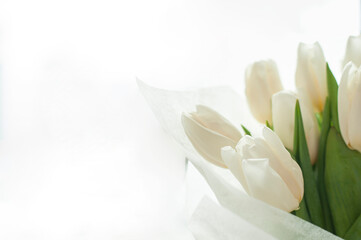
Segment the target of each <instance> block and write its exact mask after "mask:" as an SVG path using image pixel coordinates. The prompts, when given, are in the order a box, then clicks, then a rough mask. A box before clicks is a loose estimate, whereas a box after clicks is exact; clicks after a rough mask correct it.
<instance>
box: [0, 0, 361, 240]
mask: <svg viewBox="0 0 361 240" xmlns="http://www.w3.org/2000/svg"><path fill="white" fill-rule="evenodd" d="M359 8H360V7H359V3H358V1H356V0H351V1H340V0H333V1H326V0H313V1H311V0H307V1H286V0H275V1H266V0H256V1H239V0H238V1H236V0H226V1H224V0H222V1H221V0H211V1H204V0H183V1H180V0H178V1H165V0H163V1H162V0H156V1H146V0H135V1H110V0H103V1H85V0H63V1H45V0H44V1H40V0H34V1H25V0H23V1H19V0H1V1H0V44H1V46H0V49H1V51H0V55H1V56H0V57H1V64H2V66H1V140H0V238H1V239H151V238H154V239H193V237H192V236H191V234H190V232H189V231H188V230H187V228H186V224H187V219H188V218H189V216H190V214H191V212H192V210H193V209H194V207H195V206H196V204H197V202H198V201H199V200H200V198H201V196H202V195H203V193H208V194H210V192H209V189H208V188H207V186H206V184H205V182H204V181H203V180H202V179H201V177H200V176H199V175H198V174H197V173H196V171H195V170H194V169H193V168H190V169H189V172H188V175H187V177H185V174H184V161H183V155H182V152H181V150H180V149H179V148H178V147H177V146H176V145H175V144H174V143H173V142H172V140H171V139H170V138H169V137H168V136H166V135H165V134H164V133H163V131H162V130H161V127H160V126H159V124H158V123H157V121H156V119H155V118H154V116H153V115H152V112H151V111H150V109H149V108H148V106H147V104H146V102H145V101H144V99H143V98H142V96H141V95H140V93H139V92H138V89H137V86H136V82H135V76H138V77H139V78H140V79H142V80H143V81H145V82H147V83H149V84H151V85H155V86H158V87H163V88H169V89H186V88H195V87H205V86H214V85H219V84H227V85H231V86H233V87H235V89H236V90H237V91H240V92H242V91H243V74H244V69H245V67H246V66H247V64H249V63H250V62H251V61H254V60H257V59H262V58H273V59H275V60H276V61H277V63H278V66H279V68H280V74H281V77H282V80H283V82H284V85H285V86H286V87H290V88H292V86H293V77H294V71H295V66H296V62H295V61H296V52H297V44H298V42H299V41H304V42H313V41H316V40H317V41H319V42H320V43H321V45H322V47H323V49H324V52H325V55H326V58H327V60H328V61H329V62H330V65H331V67H332V68H333V70H334V72H335V74H336V76H339V74H340V63H341V60H342V57H343V54H344V48H345V45H346V40H347V37H348V35H355V34H358V31H359Z"/></svg>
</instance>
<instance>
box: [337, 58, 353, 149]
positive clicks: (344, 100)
mask: <svg viewBox="0 0 361 240" xmlns="http://www.w3.org/2000/svg"><path fill="white" fill-rule="evenodd" d="M354 69H355V68H354V66H353V64H352V63H351V62H350V63H348V64H347V65H346V67H345V69H344V70H343V73H342V77H341V82H340V86H339V88H338V119H339V124H340V131H341V135H342V138H343V140H344V141H345V143H346V145H349V143H350V139H349V136H348V114H349V111H350V102H349V96H348V85H349V80H350V78H352V77H353V75H354Z"/></svg>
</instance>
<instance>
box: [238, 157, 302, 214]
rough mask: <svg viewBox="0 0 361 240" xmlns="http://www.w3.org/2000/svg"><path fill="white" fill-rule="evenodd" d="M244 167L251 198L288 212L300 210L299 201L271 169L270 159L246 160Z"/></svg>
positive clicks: (243, 163)
mask: <svg viewBox="0 0 361 240" xmlns="http://www.w3.org/2000/svg"><path fill="white" fill-rule="evenodd" d="M242 167H243V172H244V175H245V178H246V180H247V183H248V187H249V192H250V195H251V196H253V197H255V198H258V199H260V200H262V201H264V202H266V203H268V204H270V205H272V206H274V207H277V208H280V209H282V210H284V211H287V212H291V211H293V210H295V209H297V208H298V206H299V203H298V200H297V199H296V198H295V197H294V196H293V194H292V193H291V191H290V190H289V189H288V187H287V185H286V184H285V182H284V181H283V180H282V178H281V177H280V176H279V175H278V174H277V172H276V171H274V170H273V169H272V168H271V167H270V165H269V160H268V159H245V160H243V162H242Z"/></svg>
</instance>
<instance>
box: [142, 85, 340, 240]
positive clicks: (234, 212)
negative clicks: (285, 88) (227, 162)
mask: <svg viewBox="0 0 361 240" xmlns="http://www.w3.org/2000/svg"><path fill="white" fill-rule="evenodd" d="M137 81H138V85H139V88H140V91H141V92H142V94H143V95H144V97H145V99H146V100H147V101H148V103H149V105H150V107H151V109H152V110H153V112H154V114H155V116H156V117H157V119H158V120H159V122H160V124H161V126H162V127H163V129H164V130H165V131H166V132H167V133H168V134H170V135H171V136H172V137H173V138H174V139H175V141H176V142H177V143H178V144H179V145H180V146H181V147H182V148H183V150H184V152H185V154H186V157H187V158H188V159H189V160H190V161H191V162H192V164H193V165H194V166H195V167H196V168H197V170H198V171H199V172H200V173H201V174H202V175H203V177H204V178H205V179H206V181H207V182H208V184H209V185H210V187H211V189H212V190H213V192H214V193H215V195H216V197H217V199H218V201H219V203H220V204H221V205H222V206H223V207H224V208H226V209H227V210H226V209H223V210H222V208H220V207H218V208H216V207H215V206H217V205H215V203H212V202H211V201H210V200H203V201H202V202H201V203H200V205H199V206H198V208H197V209H196V211H195V213H194V215H193V216H192V219H191V221H190V223H189V228H190V230H191V231H192V233H193V235H194V236H195V238H196V239H199V240H203V239H226V240H227V239H240V238H242V239H255V236H259V237H260V238H261V239H272V238H276V239H340V238H338V237H337V236H335V235H333V234H331V233H329V232H327V231H325V230H323V229H321V228H319V227H317V226H315V225H313V224H311V223H309V222H306V221H304V220H302V219H300V218H298V217H296V216H294V215H292V214H290V213H287V212H284V211H282V210H279V209H276V208H274V207H272V206H270V205H267V204H265V203H263V202H261V201H259V200H257V199H254V198H251V197H249V196H248V195H247V194H246V193H245V192H244V190H243V189H242V186H241V185H240V184H239V183H238V182H237V180H236V179H235V178H234V177H233V176H232V175H231V173H230V171H228V170H225V169H221V168H219V167H216V166H214V165H212V164H211V163H209V162H207V161H206V160H204V159H203V158H202V157H201V156H200V155H199V154H198V153H197V152H196V151H195V150H194V148H193V146H192V145H191V143H190V142H189V141H188V139H187V137H186V135H185V133H184V131H183V128H182V125H181V114H182V112H190V111H194V110H195V106H196V105H197V104H203V105H206V106H209V107H211V108H213V109H215V110H217V111H218V112H220V113H221V114H222V115H223V116H225V117H226V118H227V119H229V120H230V121H231V122H232V123H233V124H234V125H235V126H240V124H244V125H245V126H247V127H248V128H249V129H251V131H255V129H256V126H257V124H256V123H255V121H254V120H252V117H251V114H250V113H249V111H248V107H247V104H246V101H245V98H244V97H243V96H241V95H239V94H237V93H236V92H235V91H234V90H233V89H231V88H230V87H223V86H222V87H212V88H204V89H198V90H194V91H168V90H162V89H158V88H154V87H151V86H148V85H146V84H145V83H144V82H142V81H140V80H139V79H138V80H137ZM220 223H221V224H220ZM240 230H241V231H240ZM240 232H242V235H240Z"/></svg>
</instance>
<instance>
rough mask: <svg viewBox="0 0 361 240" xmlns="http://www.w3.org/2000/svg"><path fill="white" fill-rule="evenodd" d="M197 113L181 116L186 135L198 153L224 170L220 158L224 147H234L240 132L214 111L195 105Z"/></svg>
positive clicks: (240, 135)
mask: <svg viewBox="0 0 361 240" xmlns="http://www.w3.org/2000/svg"><path fill="white" fill-rule="evenodd" d="M196 108H197V111H196V112H192V113H189V114H188V113H183V114H182V124H183V128H184V131H185V133H186V135H187V136H188V138H189V140H190V141H191V143H192V145H193V147H194V148H195V149H196V150H197V151H198V153H199V154H200V155H201V156H202V157H204V158H205V159H206V160H208V161H210V162H211V163H213V164H215V165H217V166H220V167H224V168H226V167H227V166H226V165H225V164H224V162H223V160H222V157H221V149H222V147H224V146H233V147H235V146H236V144H237V142H238V141H239V139H240V138H241V137H242V134H241V133H240V131H239V130H238V129H237V128H236V127H235V126H233V125H232V123H230V122H229V121H228V120H227V119H225V118H224V117H223V116H222V115H220V114H219V113H217V112H216V111H214V110H212V109H210V108H209V107H206V106H203V105H197V107H196Z"/></svg>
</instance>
